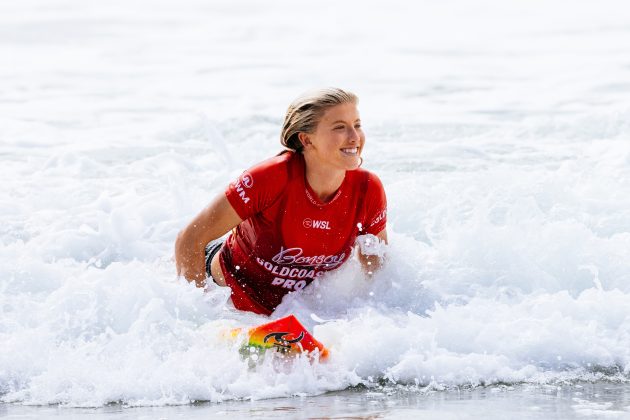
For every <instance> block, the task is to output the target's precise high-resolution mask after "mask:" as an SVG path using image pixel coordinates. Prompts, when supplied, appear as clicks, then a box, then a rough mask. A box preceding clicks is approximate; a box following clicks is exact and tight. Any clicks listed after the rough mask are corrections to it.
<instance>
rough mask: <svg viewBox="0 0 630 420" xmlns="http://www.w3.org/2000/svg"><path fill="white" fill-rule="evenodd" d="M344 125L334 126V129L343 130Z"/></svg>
mask: <svg viewBox="0 0 630 420" xmlns="http://www.w3.org/2000/svg"><path fill="white" fill-rule="evenodd" d="M343 129H344V126H343V125H338V126H336V127H333V130H343Z"/></svg>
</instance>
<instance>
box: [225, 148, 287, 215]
mask: <svg viewBox="0 0 630 420" xmlns="http://www.w3.org/2000/svg"><path fill="white" fill-rule="evenodd" d="M287 159H288V157H286V156H284V155H281V156H276V157H274V158H271V159H268V160H266V161H264V162H261V163H259V164H257V165H255V166H253V167H251V168H249V169H248V170H246V171H245V172H243V173H242V174H241V175H240V176H239V177H238V178H237V179H236V180H235V181H234V182H231V183H230V185H228V187H227V189H226V190H225V196H226V197H227V199H228V201H229V202H230V204H231V205H232V207H233V208H234V210H235V211H236V213H237V214H238V215H239V217H240V218H241V219H243V220H246V219H249V218H250V217H252V216H253V215H255V214H256V213H259V212H261V211H263V210H264V209H266V208H267V207H269V206H270V205H272V204H273V203H274V202H275V201H276V199H277V198H278V197H279V196H280V194H281V193H282V191H283V189H284V186H285V184H286V182H287V180H288V174H287Z"/></svg>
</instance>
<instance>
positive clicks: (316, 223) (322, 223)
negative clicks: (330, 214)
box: [302, 218, 330, 230]
mask: <svg viewBox="0 0 630 420" xmlns="http://www.w3.org/2000/svg"><path fill="white" fill-rule="evenodd" d="M302 225H304V227H305V228H307V229H322V230H330V222H329V221H328V220H313V219H309V218H306V219H304V221H303V222H302Z"/></svg>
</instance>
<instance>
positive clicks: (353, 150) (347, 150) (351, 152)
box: [341, 147, 359, 155]
mask: <svg viewBox="0 0 630 420" xmlns="http://www.w3.org/2000/svg"><path fill="white" fill-rule="evenodd" d="M341 151H342V152H344V153H348V154H351V155H356V154H357V152H358V151H359V148H358V147H353V148H351V149H341Z"/></svg>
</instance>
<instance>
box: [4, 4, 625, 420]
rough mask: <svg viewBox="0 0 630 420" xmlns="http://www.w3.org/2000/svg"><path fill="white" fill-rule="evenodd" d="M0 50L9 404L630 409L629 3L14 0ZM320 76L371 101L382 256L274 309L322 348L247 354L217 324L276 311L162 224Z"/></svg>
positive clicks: (271, 136) (178, 223)
mask: <svg viewBox="0 0 630 420" xmlns="http://www.w3.org/2000/svg"><path fill="white" fill-rule="evenodd" d="M0 56H1V57H3V59H2V62H3V64H2V65H1V66H0V80H1V81H2V88H1V89H0V157H1V162H2V164H1V165H0V179H2V185H1V186H0V218H1V220H2V223H0V343H1V351H0V401H1V402H2V403H3V405H1V406H0V415H1V414H7V415H41V416H54V415H56V414H54V413H53V411H54V410H62V414H64V413H65V414H67V412H65V411H63V410H66V409H67V410H75V411H70V412H72V413H74V414H76V415H78V414H77V413H88V414H90V415H96V414H99V415H103V416H105V417H107V416H113V415H114V414H115V412H116V413H119V414H120V415H123V416H134V414H133V413H136V414H137V413H142V414H143V415H145V414H146V415H147V416H153V415H155V416H159V415H162V416H163V417H164V416H177V415H180V414H181V415H183V416H190V415H193V414H194V413H197V412H196V411H194V410H198V409H199V405H198V404H199V402H203V403H202V407H203V408H204V409H206V410H210V411H211V412H214V411H216V410H219V411H220V410H221V409H222V408H221V407H236V408H235V410H237V413H240V414H242V415H243V416H247V415H250V416H251V412H249V411H247V410H245V409H244V408H243V407H244V405H242V404H250V405H249V406H248V407H253V408H254V409H255V410H259V412H260V413H264V412H266V411H265V410H271V411H269V412H273V413H274V416H276V415H277V416H281V415H285V416H287V417H292V416H293V417H295V415H296V413H298V412H304V411H303V410H306V409H307V406H308V405H309V404H312V405H314V406H319V407H328V408H330V410H329V411H326V413H328V414H326V415H328V416H333V417H334V416H336V415H337V414H340V413H346V411H343V409H342V408H341V406H348V404H358V405H359V406H360V407H362V406H361V404H364V403H365V404H366V405H365V406H366V407H369V404H370V402H369V401H375V400H376V401H380V402H379V404H380V403H383V404H399V406H401V407H402V406H405V405H406V406H407V407H410V409H413V410H421V408H422V407H420V406H419V405H418V403H417V401H421V402H422V404H429V408H431V409H433V408H435V407H437V408H436V409H437V410H442V412H443V413H445V414H448V415H452V416H458V414H457V413H458V411H455V412H449V411H448V410H450V409H451V408H449V407H453V406H452V405H449V406H448V407H447V406H446V405H445V404H440V401H451V400H456V399H457V398H459V397H458V396H459V395H461V393H462V392H463V393H465V395H467V396H470V399H472V400H473V401H476V402H477V403H479V404H482V403H483V401H495V400H496V398H495V399H493V398H494V397H493V398H490V399H488V398H485V397H484V395H491V396H496V395H501V396H502V399H501V404H502V405H500V406H496V405H495V406H493V407H495V408H494V410H495V411H494V413H495V418H500V417H501V416H500V414H501V413H505V412H508V411H510V410H512V409H513V410H520V409H519V407H520V405H519V404H521V402H522V401H529V400H528V399H527V398H529V397H528V396H529V395H531V393H532V392H533V393H534V394H535V395H536V396H537V397H536V398H538V397H540V396H541V395H542V396H548V395H552V396H553V395H555V397H554V398H552V401H556V402H557V406H556V409H555V410H556V411H553V410H554V408H553V403H552V408H550V409H549V410H551V411H549V412H555V413H556V414H558V413H560V414H559V415H561V416H564V415H565V414H566V415H584V416H598V415H602V416H603V415H608V416H617V417H624V416H630V403H629V402H628V392H629V391H628V390H629V389H630V258H629V257H630V194H629V192H630V6H628V5H627V2H624V1H621V0H603V1H600V2H597V3H595V2H589V1H581V0H578V1H565V0H553V1H544V2H543V1H540V0H534V1H524V0H523V1H521V0H517V1H513V2H502V1H498V0H476V1H474V2H470V1H464V0H447V1H443V2H439V3H437V2H431V1H419V2H414V3H413V4H412V3H409V2H404V1H399V0H395V1H392V2H386V3H385V2H376V1H364V2H358V1H356V2H355V1H350V2H343V3H341V4H339V3H337V2H332V1H321V2H317V3H313V4H295V2H289V1H284V0H283V1H278V2H273V3H261V2H255V1H243V0H238V1H227V0H225V1H223V0H221V1H215V2H207V1H202V0H182V1H178V2H174V1H170V0H169V1H167V0H154V1H148V0H132V1H127V0H126V1H122V0H112V1H108V2H99V3H97V2H81V1H76V0H47V1H43V0H22V1H20V2H3V3H1V4H0ZM319 86H340V87H344V88H347V89H349V90H352V91H354V92H356V93H357V94H358V95H359V97H360V99H361V102H360V107H359V109H360V111H361V115H362V120H363V126H364V130H365V131H366V135H367V144H366V148H365V152H364V158H365V164H364V166H365V167H366V168H368V169H370V170H372V171H374V172H376V173H377V174H378V175H379V176H380V178H381V179H382V181H383V183H384V185H385V188H386V191H387V194H388V202H389V217H388V222H389V224H388V233H389V237H390V245H389V246H388V250H387V262H386V264H385V266H384V268H383V269H382V270H381V271H380V272H379V273H378V274H377V275H375V276H374V278H373V279H371V280H366V279H364V278H363V277H362V276H361V274H360V269H359V267H358V264H357V263H356V262H350V263H348V264H346V265H345V266H344V267H342V268H341V269H340V270H338V271H337V272H335V273H333V274H332V275H330V276H328V277H326V278H324V279H322V280H321V281H320V282H319V283H316V284H314V285H313V286H311V287H310V288H308V289H307V290H305V291H304V292H303V293H301V294H294V295H292V296H290V298H289V299H286V300H285V301H284V302H283V304H282V305H281V306H280V307H279V308H278V310H277V311H276V313H275V314H274V315H273V316H274V317H280V316H284V315H286V314H289V313H294V314H296V315H297V316H298V318H300V320H302V321H303V323H304V324H305V325H307V327H308V328H309V329H310V330H311V331H312V332H313V333H314V334H315V336H316V337H317V338H318V339H319V340H320V341H322V342H323V343H325V344H326V345H327V346H328V347H329V348H330V350H331V357H330V360H328V361H327V362H326V363H312V362H310V361H309V360H307V359H295V360H289V361H282V360H278V359H277V358H273V357H272V358H266V359H265V360H264V361H263V362H261V363H259V364H257V365H256V366H254V367H250V365H249V363H248V361H246V360H242V359H241V358H240V356H239V354H238V352H237V351H236V350H237V349H236V347H235V345H234V344H231V343H228V342H226V341H225V340H224V339H222V338H221V332H222V331H225V329H226V328H232V327H237V326H252V325H255V324H258V323H261V322H264V321H265V318H263V317H260V316H256V315H252V314H245V313H239V312H237V311H235V310H234V309H233V308H232V307H231V305H230V303H229V302H228V292H227V291H226V290H225V289H220V288H215V287H210V289H209V290H208V291H207V292H205V293H204V292H203V291H202V290H200V289H196V288H195V287H193V286H192V285H190V284H188V283H187V282H186V281H184V280H182V279H178V278H177V276H176V273H175V269H174V264H173V260H172V254H173V243H174V239H175V237H176V235H177V232H178V231H179V230H180V229H181V228H182V227H183V226H185V224H186V223H187V222H188V221H189V220H190V219H191V218H192V217H193V216H194V215H195V214H196V213H197V212H198V211H200V210H201V209H202V208H203V207H204V206H205V205H207V203H208V202H209V201H210V200H211V199H212V197H213V196H214V195H216V194H218V193H220V192H221V191H222V190H223V189H224V188H225V186H226V185H227V183H228V182H230V181H231V180H232V179H234V178H235V177H236V176H237V175H238V174H239V173H240V172H241V171H242V170H243V169H245V168H247V167H248V166H250V165H252V164H254V163H256V162H258V161H260V160H262V159H265V158H267V157H269V156H271V155H273V154H275V153H277V152H278V151H279V150H280V147H279V143H278V138H279V132H280V125H281V122H282V118H283V116H284V111H285V110H286V107H287V105H288V103H289V102H290V101H291V100H292V99H293V98H294V97H295V96H297V95H298V94H299V93H301V92H303V91H305V90H308V89H310V88H313V87H319ZM558 387H560V388H561V389H570V390H571V391H570V393H569V394H570V395H569V397H568V399H566V398H562V395H564V394H561V393H560V394H561V395H560V396H558V395H559V394H558V392H555V391H554V392H555V393H551V394H549V393H546V391H545V390H548V389H551V390H554V389H555V390H557V389H559V388H558ZM579 387H586V389H591V388H589V387H594V388H595V389H596V391H593V392H585V391H583V388H579ZM607 387H608V388H607ZM401 389H402V391H400V390H401ZM506 389H507V391H505V390H506ZM532 389H533V390H537V391H535V392H534V391H531V390H532ZM605 389H614V390H615V392H612V394H610V395H612V397H610V398H609V399H604V400H601V399H598V398H599V396H601V395H603V393H604V391H602V390H605ZM391 390H398V391H396V392H398V393H396V392H393V391H391ZM493 390H499V391H501V392H494V391H493ZM541 390H542V391H541ZM597 390H598V391H597ZM400 392H404V394H400ZM401 395H402V396H401ZM335 398H341V401H342V404H340V405H335V404H337V403H335V401H339V400H335ZM541 398H542V397H541ZM545 398H546V397H545ZM243 400H244V401H245V402H243ZM411 400H413V401H415V402H413V401H411ZM410 401H411V402H410ZM537 401H540V400H537ZM545 401H547V399H546V400H545ZM567 401H569V402H567ZM580 401H581V402H580ZM218 403H221V404H218ZM112 404H113V406H112ZM195 404H197V405H195ZM252 404H253V405H252ZM431 404H434V405H431ZM532 404H533V405H534V406H537V405H536V403H532ZM173 406H176V407H177V408H173ZM538 406H540V407H547V405H545V404H539V405H538ZM32 407H35V408H32ZM108 407H110V408H111V407H117V408H115V409H110V408H108ZM142 407H152V408H151V410H157V411H142V412H138V411H136V412H133V411H125V410H140V409H141V408H142ZM277 407H294V408H295V407H297V408H295V410H293V409H291V410H293V411H291V410H288V411H287V410H285V411H283V410H282V409H279V410H276V409H275V408H277ZM335 407H339V409H338V410H335V409H334V408H335ZM423 407H425V408H426V406H423ZM432 407H433V408H432ZM458 407H460V408H461V410H460V411H459V413H460V414H461V413H466V412H467V411H466V410H470V406H465V405H458ZM467 407H468V408H467ZM142 409H145V410H149V409H148V408H142ZM565 409H566V410H565ZM21 410H22V411H21ZM51 410H53V411H51ZM77 410H79V411H77ZM80 410H85V411H80ZM99 410H100V411H99ZM117 410H122V411H117ZM160 410H162V411H160ZM168 410H176V411H168ZM177 410H184V411H177ZM238 410H244V411H238ZM296 410H297V411H296ZM444 410H446V411H444ZM502 410H503V411H502ZM558 410H559V411H558ZM562 410H565V411H562ZM589 410H590V411H589ZM210 411H208V412H210ZM193 412H194V413H193ZM468 412H469V411H468ZM490 412H491V413H492V412H493V411H490ZM55 413H57V411H55ZM121 413H122V414H121ZM182 413H183V414H182ZM370 413H371V412H369V410H368V411H364V412H360V413H359V414H357V415H361V416H370V415H372V414H370ZM379 413H380V414H378V413H377V414H374V415H383V416H386V417H387V416H391V417H396V416H404V415H405V414H401V413H398V412H390V411H387V412H379ZM65 414H64V415H65ZM240 414H239V415H240ZM355 414H356V413H355ZM313 416H315V415H313ZM453 418H458V417H453ZM489 418H492V416H491V415H489ZM547 418H552V417H551V416H547Z"/></svg>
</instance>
